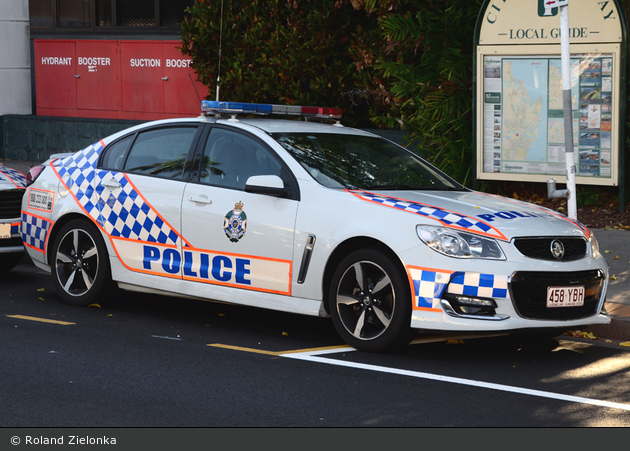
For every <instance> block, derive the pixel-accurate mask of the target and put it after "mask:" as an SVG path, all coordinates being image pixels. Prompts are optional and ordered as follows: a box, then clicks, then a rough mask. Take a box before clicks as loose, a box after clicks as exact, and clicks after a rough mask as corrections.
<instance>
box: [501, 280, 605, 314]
mask: <svg viewBox="0 0 630 451" xmlns="http://www.w3.org/2000/svg"><path fill="white" fill-rule="evenodd" d="M580 285H583V286H584V305H583V306H581V307H555V308H547V287H570V286H580ZM603 286H604V272H603V271H601V270H599V269H595V270H590V271H575V272H535V271H519V272H516V273H514V275H512V278H511V281H510V290H511V293H512V299H513V301H514V307H515V308H516V311H517V313H518V314H519V315H520V316H522V317H523V318H529V319H547V320H572V319H580V318H586V317H588V316H592V315H594V314H596V313H597V307H598V305H599V300H600V297H601V294H602V289H603Z"/></svg>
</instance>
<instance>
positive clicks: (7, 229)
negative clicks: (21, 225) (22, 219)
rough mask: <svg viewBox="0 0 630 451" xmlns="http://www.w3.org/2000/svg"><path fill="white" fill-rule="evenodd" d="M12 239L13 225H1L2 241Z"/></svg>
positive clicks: (0, 236) (0, 237)
mask: <svg viewBox="0 0 630 451" xmlns="http://www.w3.org/2000/svg"><path fill="white" fill-rule="evenodd" d="M10 238H11V224H0V240H8V239H10Z"/></svg>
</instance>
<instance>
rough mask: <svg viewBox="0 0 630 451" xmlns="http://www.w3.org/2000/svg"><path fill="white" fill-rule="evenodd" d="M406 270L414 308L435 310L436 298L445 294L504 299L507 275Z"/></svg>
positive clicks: (420, 269)
mask: <svg viewBox="0 0 630 451" xmlns="http://www.w3.org/2000/svg"><path fill="white" fill-rule="evenodd" d="M408 270H409V274H410V276H411V278H412V280H413V288H414V307H416V308H433V309H439V308H440V299H441V298H442V295H443V294H444V292H445V291H446V292H447V293H451V294H461V295H464V296H479V297H485V298H493V299H506V298H507V297H508V281H509V277H508V276H499V275H494V274H480V273H476V272H454V271H446V270H441V269H432V268H415V267H409V268H408Z"/></svg>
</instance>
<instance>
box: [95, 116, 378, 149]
mask: <svg viewBox="0 0 630 451" xmlns="http://www.w3.org/2000/svg"><path fill="white" fill-rule="evenodd" d="M195 122H198V123H209V124H212V123H216V124H222V125H227V126H231V127H235V128H241V129H250V130H251V127H254V128H256V129H258V130H261V131H263V132H265V133H268V134H271V133H326V134H338V135H356V136H371V137H378V135H375V134H373V133H370V132H367V131H364V130H359V129H356V128H351V127H344V126H343V125H341V124H334V125H333V124H329V123H324V122H319V121H316V120H311V121H305V120H287V119H269V118H264V119H258V118H253V119H252V118H246V117H238V116H237V117H236V118H227V117H225V116H221V117H219V118H216V117H214V116H205V115H201V116H197V117H188V118H173V119H161V120H157V121H150V122H144V123H142V124H138V125H135V126H132V127H129V128H127V129H124V130H121V131H119V132H117V133H114V134H113V135H110V136H108V137H107V138H104V141H105V143H106V144H109V143H110V142H112V141H114V140H116V139H118V138H119V137H121V136H124V135H126V134H128V133H132V132H136V131H139V130H143V129H145V128H147V127H153V126H163V125H172V124H177V123H195Z"/></svg>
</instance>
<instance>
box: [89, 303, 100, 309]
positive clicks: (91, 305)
mask: <svg viewBox="0 0 630 451" xmlns="http://www.w3.org/2000/svg"><path fill="white" fill-rule="evenodd" d="M90 307H96V308H101V306H100V304H90V305H88V308H90Z"/></svg>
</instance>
